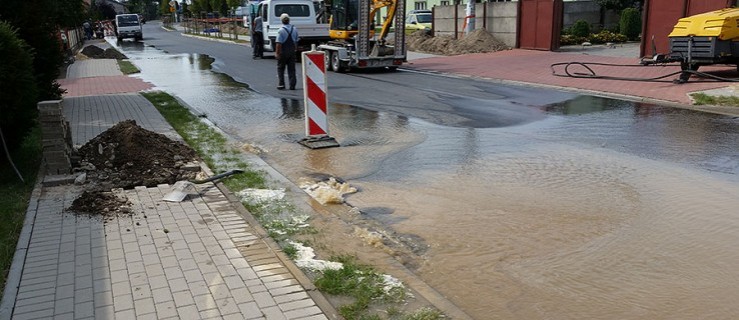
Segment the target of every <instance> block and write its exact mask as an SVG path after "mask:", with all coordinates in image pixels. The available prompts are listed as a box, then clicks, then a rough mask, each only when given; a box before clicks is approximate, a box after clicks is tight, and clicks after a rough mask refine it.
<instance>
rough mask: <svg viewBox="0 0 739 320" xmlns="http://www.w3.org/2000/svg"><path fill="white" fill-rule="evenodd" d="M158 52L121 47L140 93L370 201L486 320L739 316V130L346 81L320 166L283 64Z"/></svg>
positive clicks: (660, 115)
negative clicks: (167, 97) (305, 143)
mask: <svg viewBox="0 0 739 320" xmlns="http://www.w3.org/2000/svg"><path fill="white" fill-rule="evenodd" d="M145 45H146V46H152V47H155V48H157V49H161V50H165V51H167V52H168V53H170V54H169V55H168V54H163V53H162V52H161V51H158V50H156V49H154V48H151V47H145V46H144V45H142V44H136V43H133V42H124V43H122V44H121V50H122V51H123V52H124V53H126V54H127V55H129V57H130V58H131V60H132V61H133V62H134V64H136V65H137V66H139V67H140V68H141V69H142V73H141V74H140V75H137V76H138V77H141V78H142V79H144V80H146V81H149V82H151V83H153V84H155V85H156V86H157V87H158V88H159V89H161V90H165V91H167V92H170V93H172V94H174V95H176V96H178V97H180V98H181V99H183V100H184V101H185V102H187V103H188V105H189V106H190V107H192V108H194V109H195V110H196V112H198V113H204V114H207V115H208V119H209V120H211V121H212V122H214V123H216V124H217V125H218V127H219V128H221V129H223V130H224V131H225V132H227V133H228V134H229V135H231V136H233V137H235V138H236V139H238V140H239V141H240V142H244V143H250V144H253V145H256V146H259V147H260V148H261V149H263V150H265V153H263V154H260V156H261V157H262V158H263V159H265V161H267V162H268V163H269V164H270V166H273V167H274V168H275V169H276V170H277V171H279V172H280V173H281V174H283V175H285V176H286V177H288V178H289V179H290V180H292V181H293V182H297V181H299V180H300V179H302V178H304V177H312V176H317V175H330V176H338V177H341V178H345V179H346V180H347V181H348V182H350V183H351V184H352V185H353V186H356V187H358V188H359V190H360V192H359V193H357V194H353V195H351V196H349V197H347V202H348V204H349V205H351V206H354V207H355V208H357V209H358V210H359V211H360V212H362V213H363V214H364V215H363V216H366V217H371V218H373V219H374V220H375V221H379V222H380V223H381V224H382V225H384V226H385V227H387V229H389V230H392V231H394V232H396V233H395V234H397V235H398V236H399V237H398V240H399V241H400V242H403V243H406V244H407V245H408V246H411V247H413V248H414V252H413V253H412V256H411V257H409V258H408V260H406V261H405V262H404V263H407V266H413V268H415V270H414V271H415V272H416V274H417V275H419V276H420V277H421V278H422V279H423V280H424V281H425V282H427V283H428V284H429V285H431V286H432V287H434V288H435V289H437V290H439V291H440V292H441V293H442V294H444V295H445V296H446V297H449V298H450V299H451V300H452V301H453V302H454V303H455V304H456V305H458V306H460V307H461V308H463V309H464V310H465V312H468V313H469V314H470V315H472V316H473V317H474V318H477V319H488V318H490V315H496V316H495V317H496V318H501V319H541V318H561V319H567V318H572V317H573V315H574V317H575V318H582V319H599V318H600V319H644V318H676V314H674V312H675V310H679V312H680V316H682V318H701V315H706V314H708V313H715V314H716V317H715V318H726V319H729V318H736V317H737V315H739V306H737V305H736V304H735V303H734V302H735V301H736V298H737V297H739V293H737V291H736V290H735V288H737V287H739V281H738V280H737V279H739V271H736V270H737V269H736V268H731V267H730V266H733V265H736V264H737V263H739V254H737V253H736V250H735V246H736V244H737V243H739V235H738V234H737V233H736V232H735V230H736V229H737V228H739V220H737V219H736V214H737V211H736V208H739V202H738V201H739V200H737V199H739V193H738V192H739V187H738V185H739V119H737V118H734V117H727V116H721V115H715V114H706V113H701V112H695V111H690V110H682V109H674V108H670V107H663V106H657V105H650V104H641V103H633V102H627V101H619V100H613V99H604V98H597V97H590V96H580V95H574V94H571V93H561V92H557V91H552V90H545V89H538V88H526V87H511V86H502V85H498V84H490V83H486V82H484V81H479V80H474V79H457V78H449V77H442V76H435V75H426V74H419V73H414V72H402V71H401V72H395V73H378V72H367V73H352V74H345V75H344V74H333V73H331V74H329V95H330V106H329V109H330V110H331V120H330V122H331V127H332V130H333V131H332V135H333V136H335V137H337V139H338V140H339V142H340V143H341V144H342V147H341V148H330V149H322V150H309V149H307V148H304V147H302V146H300V145H298V144H297V143H295V141H296V140H297V139H299V138H301V137H302V132H303V118H302V111H303V110H302V109H303V108H302V106H301V104H302V103H301V102H300V100H301V99H302V95H301V93H302V92H301V91H295V92H289V91H288V92H283V91H277V90H275V89H274V85H275V84H276V77H275V62H274V60H271V59H266V60H256V61H253V60H251V58H250V49H249V48H248V47H245V46H238V45H233V44H224V43H218V42H207V41H202V40H198V39H193V38H188V37H183V36H181V35H180V34H179V33H175V32H164V31H161V29H158V26H157V25H155V24H153V23H152V24H150V25H147V36H146V39H145ZM200 54H207V55H209V56H210V57H213V58H215V62H214V64H213V69H214V70H216V71H219V72H222V73H226V74H227V75H229V76H230V77H233V78H234V79H236V80H237V81H239V82H242V83H246V84H248V86H249V87H250V88H251V90H249V89H247V88H245V87H244V86H243V85H240V84H238V83H235V82H234V81H232V80H231V79H230V78H229V77H226V76H223V75H214V74H213V73H212V72H209V70H210V68H211V62H212V61H213V60H211V59H208V58H206V57H204V56H202V55H200ZM335 207H341V206H335ZM332 239H334V237H332V236H331V235H329V236H327V237H326V241H329V242H330V241H332ZM335 239H342V238H340V237H335ZM404 239H405V240H404ZM327 246H329V247H330V248H332V249H336V250H339V249H338V248H341V249H343V250H344V251H346V252H355V250H359V248H358V247H351V246H349V245H347V244H346V243H342V242H341V240H337V241H336V242H334V243H329V244H327ZM677 305H679V306H680V307H679V308H677V307H676V306H677ZM677 318H680V317H679V316H678V317H677Z"/></svg>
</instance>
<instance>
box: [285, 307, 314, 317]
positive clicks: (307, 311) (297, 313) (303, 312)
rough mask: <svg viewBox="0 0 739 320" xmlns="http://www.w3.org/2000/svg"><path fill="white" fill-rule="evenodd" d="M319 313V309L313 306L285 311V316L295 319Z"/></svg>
mask: <svg viewBox="0 0 739 320" xmlns="http://www.w3.org/2000/svg"><path fill="white" fill-rule="evenodd" d="M321 313H322V312H321V309H320V308H318V307H315V306H314V307H308V308H301V309H296V310H292V311H288V312H285V317H287V318H288V319H297V318H304V317H307V316H312V315H316V314H321Z"/></svg>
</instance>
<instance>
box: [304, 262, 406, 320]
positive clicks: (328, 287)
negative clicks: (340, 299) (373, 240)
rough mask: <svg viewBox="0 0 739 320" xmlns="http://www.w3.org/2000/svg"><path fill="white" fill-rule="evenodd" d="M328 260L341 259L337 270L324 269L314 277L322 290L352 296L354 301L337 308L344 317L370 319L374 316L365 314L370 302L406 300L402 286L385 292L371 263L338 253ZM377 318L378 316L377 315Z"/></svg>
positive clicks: (380, 278)
mask: <svg viewBox="0 0 739 320" xmlns="http://www.w3.org/2000/svg"><path fill="white" fill-rule="evenodd" d="M331 260H333V261H338V262H341V263H342V264H343V265H344V266H343V268H341V269H339V270H330V269H328V270H325V271H323V274H322V275H321V276H319V277H318V278H317V279H316V280H315V284H316V287H317V288H318V289H319V290H321V291H322V292H326V293H328V294H333V295H343V296H349V297H352V298H354V302H353V303H350V304H346V305H343V306H340V307H339V314H341V316H342V317H344V318H346V319H373V318H375V317H376V315H371V314H368V313H367V310H368V308H369V306H370V304H372V302H373V301H377V300H380V301H384V302H390V303H398V302H401V301H403V299H405V291H404V289H403V288H393V289H391V290H390V291H389V292H386V291H385V290H384V288H383V286H384V282H383V279H382V277H381V275H380V274H379V273H377V271H375V270H374V268H372V267H371V266H368V265H363V264H359V263H357V259H356V258H354V257H351V256H338V257H334V258H332V259H331ZM378 319H379V318H378Z"/></svg>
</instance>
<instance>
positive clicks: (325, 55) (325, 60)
mask: <svg viewBox="0 0 739 320" xmlns="http://www.w3.org/2000/svg"><path fill="white" fill-rule="evenodd" d="M323 64H324V65H325V66H326V71H331V70H334V68H333V67H332V66H331V51H324V52H323ZM738 67H739V66H738Z"/></svg>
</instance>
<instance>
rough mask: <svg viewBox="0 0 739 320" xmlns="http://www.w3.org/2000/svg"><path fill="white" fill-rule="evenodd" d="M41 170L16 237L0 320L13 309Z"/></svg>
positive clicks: (36, 201) (41, 177) (40, 178)
mask: <svg viewBox="0 0 739 320" xmlns="http://www.w3.org/2000/svg"><path fill="white" fill-rule="evenodd" d="M42 172H43V170H39V174H38V177H37V178H36V179H37V180H36V185H35V186H34V187H33V191H32V192H31V198H30V200H29V202H28V209H26V217H25V219H24V220H23V228H22V229H21V233H20V235H19V237H18V244H17V245H16V247H15V254H13V262H12V263H11V265H10V270H9V271H8V278H7V280H6V281H5V290H4V291H3V300H2V302H1V303H0V320H6V319H10V318H11V316H12V315H13V309H14V308H15V301H16V298H17V297H18V288H19V287H20V283H21V276H22V275H23V267H24V266H25V264H26V254H27V253H28V246H29V244H30V242H31V234H32V233H33V225H34V223H35V222H36V212H37V211H38V201H39V198H40V197H41V189H42V188H43V186H42V183H43V177H44V175H43V174H42Z"/></svg>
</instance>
